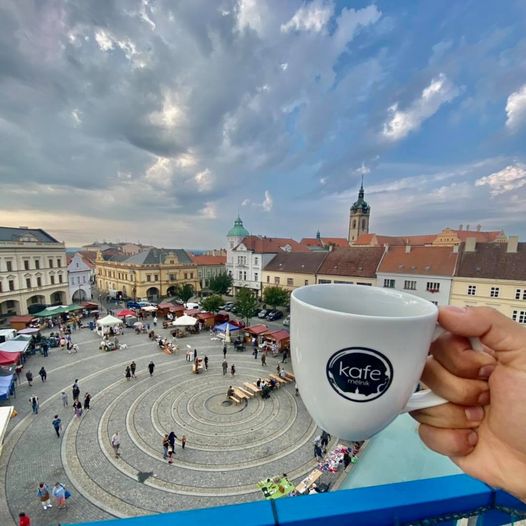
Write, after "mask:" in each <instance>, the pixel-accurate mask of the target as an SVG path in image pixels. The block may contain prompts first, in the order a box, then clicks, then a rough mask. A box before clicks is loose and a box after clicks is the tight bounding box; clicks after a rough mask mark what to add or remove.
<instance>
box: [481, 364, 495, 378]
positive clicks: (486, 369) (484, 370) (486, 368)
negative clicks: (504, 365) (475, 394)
mask: <svg viewBox="0 0 526 526" xmlns="http://www.w3.org/2000/svg"><path fill="white" fill-rule="evenodd" d="M495 367H496V365H483V366H482V367H481V368H480V369H479V378H483V379H486V378H489V375H490V374H491V373H492V372H493V371H494V370H495Z"/></svg>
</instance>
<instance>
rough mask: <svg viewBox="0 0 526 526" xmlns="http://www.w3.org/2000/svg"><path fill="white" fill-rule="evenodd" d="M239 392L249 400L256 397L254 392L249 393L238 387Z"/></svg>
mask: <svg viewBox="0 0 526 526" xmlns="http://www.w3.org/2000/svg"><path fill="white" fill-rule="evenodd" d="M236 389H238V390H239V391H241V392H242V393H243V394H245V395H247V396H248V397H249V398H252V397H253V396H254V393H253V392H252V391H247V390H246V389H243V388H242V387H237V388H236Z"/></svg>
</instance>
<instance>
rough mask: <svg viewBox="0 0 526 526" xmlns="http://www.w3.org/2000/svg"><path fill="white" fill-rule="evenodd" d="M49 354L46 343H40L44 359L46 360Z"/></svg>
mask: <svg viewBox="0 0 526 526" xmlns="http://www.w3.org/2000/svg"><path fill="white" fill-rule="evenodd" d="M48 352H49V345H48V343H47V342H43V343H42V354H43V355H44V358H47V356H48Z"/></svg>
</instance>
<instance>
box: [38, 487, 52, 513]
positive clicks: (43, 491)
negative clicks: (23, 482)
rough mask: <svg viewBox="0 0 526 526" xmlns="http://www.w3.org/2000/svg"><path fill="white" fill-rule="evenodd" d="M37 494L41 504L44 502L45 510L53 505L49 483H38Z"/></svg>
mask: <svg viewBox="0 0 526 526" xmlns="http://www.w3.org/2000/svg"><path fill="white" fill-rule="evenodd" d="M37 496H38V498H39V499H40V504H42V507H43V508H44V509H45V510H47V509H48V508H52V507H53V506H52V505H51V500H50V498H49V488H48V487H47V484H44V483H43V482H41V483H40V484H39V485H38V489H37Z"/></svg>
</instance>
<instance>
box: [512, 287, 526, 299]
mask: <svg viewBox="0 0 526 526" xmlns="http://www.w3.org/2000/svg"><path fill="white" fill-rule="evenodd" d="M515 299H516V300H520V299H523V300H526V289H517V290H516V291H515Z"/></svg>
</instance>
